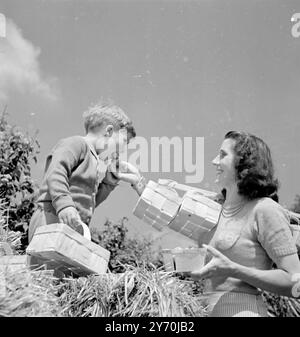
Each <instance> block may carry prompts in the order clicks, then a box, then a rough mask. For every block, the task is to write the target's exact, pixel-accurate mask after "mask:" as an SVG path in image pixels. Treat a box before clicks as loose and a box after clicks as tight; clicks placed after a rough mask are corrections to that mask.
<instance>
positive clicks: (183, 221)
mask: <svg viewBox="0 0 300 337" xmlns="http://www.w3.org/2000/svg"><path fill="white" fill-rule="evenodd" d="M178 191H181V192H182V191H183V192H185V193H184V195H183V196H180V195H179V193H178ZM214 196H216V193H214V192H210V191H206V190H201V189H197V188H191V187H189V186H186V185H182V184H178V183H176V182H174V181H170V180H159V181H158V183H155V182H153V181H151V180H150V181H149V182H148V184H147V186H146V187H145V190H144V191H143V193H142V195H141V196H140V198H139V200H138V202H137V204H136V206H135V208H134V210H133V213H134V214H135V215H136V216H137V217H138V218H140V219H142V220H143V221H145V222H146V223H148V224H150V225H152V226H153V227H155V228H156V229H158V230H162V229H163V228H164V227H168V228H171V229H173V230H174V231H177V232H179V233H181V234H183V235H185V236H187V237H189V238H190V239H192V240H194V241H196V242H198V239H199V236H200V235H202V234H203V233H205V232H207V231H209V230H211V229H212V228H213V227H214V226H215V225H216V223H217V221H218V218H219V214H220V211H221V205H220V204H219V203H217V202H215V201H213V200H212V199H211V198H212V197H214Z"/></svg>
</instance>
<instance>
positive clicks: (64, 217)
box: [58, 206, 80, 230]
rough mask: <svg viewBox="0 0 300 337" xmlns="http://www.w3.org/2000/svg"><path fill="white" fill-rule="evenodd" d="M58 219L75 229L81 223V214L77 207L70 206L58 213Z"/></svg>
mask: <svg viewBox="0 0 300 337" xmlns="http://www.w3.org/2000/svg"><path fill="white" fill-rule="evenodd" d="M58 219H59V222H60V223H64V224H66V225H68V226H70V227H71V228H73V229H74V230H77V227H78V226H79V225H80V215H79V213H78V211H77V209H76V208H74V207H72V206H70V207H66V208H64V209H62V210H61V211H60V212H59V213H58Z"/></svg>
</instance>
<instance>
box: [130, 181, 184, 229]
mask: <svg viewBox="0 0 300 337" xmlns="http://www.w3.org/2000/svg"><path fill="white" fill-rule="evenodd" d="M180 202H181V198H180V197H179V196H178V194H177V192H176V191H175V190H174V189H172V188H170V187H168V186H163V185H160V184H158V183H155V182H154V181H151V180H150V181H149V182H148V184H147V185H146V187H145V189H144V191H143V193H142V195H141V196H140V198H139V200H138V202H137V204H136V206H135V208H134V210H133V214H134V215H136V216H137V217H138V218H140V219H142V220H143V221H144V222H146V223H148V224H149V225H151V226H153V227H154V228H156V229H158V230H163V228H164V227H166V226H168V225H169V223H170V222H171V221H172V219H173V218H174V217H175V216H176V214H177V212H178V209H179V206H180Z"/></svg>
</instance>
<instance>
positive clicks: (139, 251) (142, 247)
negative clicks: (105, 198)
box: [92, 217, 163, 273]
mask: <svg viewBox="0 0 300 337" xmlns="http://www.w3.org/2000/svg"><path fill="white" fill-rule="evenodd" d="M127 221H128V219H127V218H126V217H123V218H122V219H121V220H120V221H118V222H117V223H114V222H112V221H111V220H106V222H105V224H104V229H103V231H99V230H96V229H94V230H92V239H93V241H94V242H96V243H98V244H99V245H101V246H102V247H103V248H105V249H107V250H109V251H110V254H111V255H110V261H109V266H108V267H109V270H110V271H111V272H113V273H122V272H124V271H125V267H124V265H125V264H127V265H131V266H135V267H139V266H145V267H146V268H147V269H148V270H151V269H155V268H159V267H161V266H162V265H163V262H162V255H161V253H160V251H155V249H154V248H153V241H152V240H149V239H146V238H144V237H136V238H129V237H127V233H128V230H127V228H126V223H127Z"/></svg>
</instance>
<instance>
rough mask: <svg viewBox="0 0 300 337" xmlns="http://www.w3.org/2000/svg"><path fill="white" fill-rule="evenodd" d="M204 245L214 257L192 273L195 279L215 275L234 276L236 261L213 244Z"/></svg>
mask: <svg viewBox="0 0 300 337" xmlns="http://www.w3.org/2000/svg"><path fill="white" fill-rule="evenodd" d="M203 247H204V248H207V252H209V253H210V254H211V255H212V259H211V260H210V261H209V262H208V263H207V264H206V265H205V266H204V267H203V268H201V269H200V270H195V271H193V272H192V273H191V276H192V278H193V279H195V280H199V279H202V278H211V277H215V276H227V277H228V276H233V274H234V271H235V269H236V263H234V262H232V261H231V260H230V259H228V258H227V257H226V256H225V255H223V254H222V253H221V252H219V251H218V250H217V249H216V248H214V247H212V246H209V245H203Z"/></svg>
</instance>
